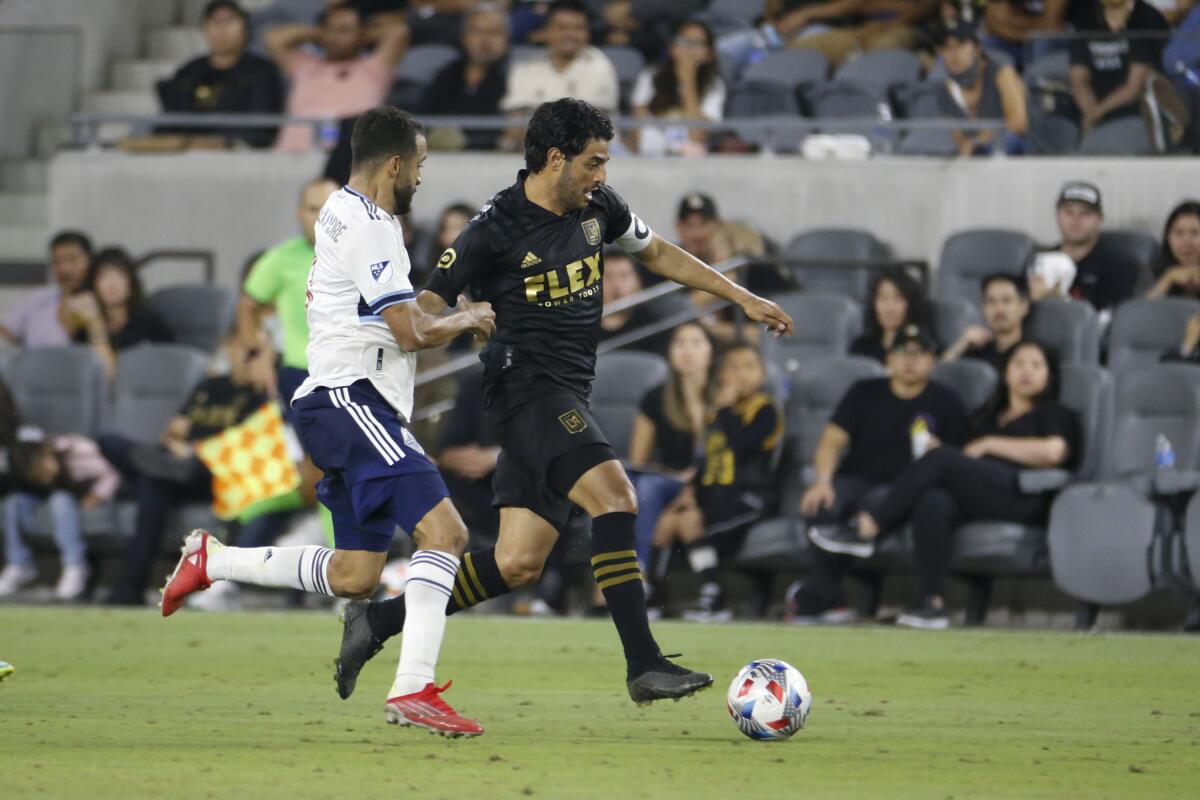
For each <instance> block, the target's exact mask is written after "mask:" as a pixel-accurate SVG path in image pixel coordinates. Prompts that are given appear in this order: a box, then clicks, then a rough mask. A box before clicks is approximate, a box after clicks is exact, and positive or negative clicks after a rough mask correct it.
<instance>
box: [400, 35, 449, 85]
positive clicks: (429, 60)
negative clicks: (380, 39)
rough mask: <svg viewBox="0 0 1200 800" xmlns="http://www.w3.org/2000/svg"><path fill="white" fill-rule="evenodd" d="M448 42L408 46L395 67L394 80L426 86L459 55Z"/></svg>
mask: <svg viewBox="0 0 1200 800" xmlns="http://www.w3.org/2000/svg"><path fill="white" fill-rule="evenodd" d="M460 54H461V53H460V51H459V49H458V48H457V47H451V46H450V45H448V44H419V45H417V46H416V47H412V48H409V50H408V52H407V53H405V54H404V59H403V60H402V61H401V62H400V64H399V65H398V66H397V67H396V80H400V81H407V82H409V83H414V84H418V85H420V86H427V85H428V84H429V83H430V82H431V81H432V80H433V79H434V76H436V75H437V74H438V73H439V72H441V71H442V68H443V67H445V66H446V65H447V64H449V63H450V62H452V61H454V60H455V59H457V58H458V57H459V55H460Z"/></svg>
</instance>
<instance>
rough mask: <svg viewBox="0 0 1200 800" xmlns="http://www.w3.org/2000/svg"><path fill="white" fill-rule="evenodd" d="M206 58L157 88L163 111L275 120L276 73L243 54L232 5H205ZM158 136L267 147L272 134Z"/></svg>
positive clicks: (241, 23)
mask: <svg viewBox="0 0 1200 800" xmlns="http://www.w3.org/2000/svg"><path fill="white" fill-rule="evenodd" d="M201 30H202V31H203V33H204V41H205V42H207V43H208V55H205V56H200V57H199V58H195V59H192V60H191V61H189V62H188V63H186V64H184V65H183V66H182V67H180V68H179V70H178V71H177V72H176V73H175V75H174V76H172V77H171V78H168V79H166V80H162V81H159V82H158V86H157V88H158V98H159V101H160V102H161V103H162V109H163V111H167V112H172V111H179V112H188V113H193V114H197V113H199V114H208V113H212V114H278V113H279V112H280V111H282V110H283V82H282V81H281V80H280V77H279V70H278V69H276V68H275V65H274V64H272V63H271V62H270V61H268V60H267V59H265V58H261V57H259V56H256V55H254V54H253V53H248V52H246V41H247V39H248V38H249V26H248V24H247V18H246V12H245V11H244V10H243V9H242V7H241V6H239V5H238V4H237V3H236V2H234V0H211V2H210V3H209V4H208V5H207V6H205V7H204V16H203V25H202V28H201ZM159 132H160V133H167V132H170V133H191V134H196V135H201V136H204V135H207V136H217V137H222V138H224V139H226V140H230V141H233V140H237V141H242V142H245V143H246V144H248V145H250V146H252V147H267V146H268V145H270V144H271V143H272V142H273V141H275V133H276V131H275V129H274V128H220V129H214V128H191V129H189V128H179V127H173V128H170V129H161V130H160V131H159Z"/></svg>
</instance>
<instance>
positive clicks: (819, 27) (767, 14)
mask: <svg viewBox="0 0 1200 800" xmlns="http://www.w3.org/2000/svg"><path fill="white" fill-rule="evenodd" d="M815 5H817V4H814V3H813V2H812V0H767V2H766V3H765V4H764V5H763V13H762V17H760V18H759V19H758V20H757V22H756V24H755V26H754V28H752V29H750V30H735V31H732V32H730V33H726V34H724V35H723V36H721V38H720V40H718V42H717V50H718V52H720V54H721V59H722V61H724V62H726V63H728V64H729V65H730V67H731V69H732V72H733V74H735V75H737V74H740V73H741V71H742V70H743V69H745V68H746V67H747V66H749V65H750V64H753V63H754V62H756V61H761V60H763V59H764V58H766V57H767V56H768V55H769V54H770V53H772V52H774V51H775V50H778V49H780V48H782V47H785V46H787V44H788V43H789V42H791V41H793V40H795V39H798V38H803V37H805V36H811V35H816V34H819V33H824V32H826V31H828V30H830V29H831V28H830V25H829V24H825V23H824V22H817V21H815V20H814V19H812V18H810V14H811V11H810V10H809V9H810V8H812V7H814V6H815ZM834 21H836V20H833V19H832V18H831V20H830V22H834Z"/></svg>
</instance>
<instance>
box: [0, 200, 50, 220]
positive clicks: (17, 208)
mask: <svg viewBox="0 0 1200 800" xmlns="http://www.w3.org/2000/svg"><path fill="white" fill-rule="evenodd" d="M46 202H47V201H46V194H45V193H43V192H0V219H2V220H4V221H5V222H10V223H11V222H16V223H18V224H21V225H37V226H40V227H45V226H46V218H47V208H46Z"/></svg>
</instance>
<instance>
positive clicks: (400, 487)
mask: <svg viewBox="0 0 1200 800" xmlns="http://www.w3.org/2000/svg"><path fill="white" fill-rule="evenodd" d="M292 409H293V411H294V413H295V419H296V433H297V435H298V436H299V437H300V443H301V445H303V447H304V450H305V452H307V453H308V454H309V456H310V457H311V458H312V460H313V463H314V464H316V465H317V468H318V469H320V470H321V471H322V472H324V473H325V477H324V478H322V479H321V481H320V483H318V484H317V499H318V500H320V501H321V503H322V504H324V505H325V507H326V508H328V509H329V511H330V512H331V513H332V514H333V540H334V543H335V545H336V547H337V548H338V549H339V550H372V551H375V552H385V551H386V550H387V549H388V547H389V546H390V545H391V542H392V536H393V534H394V533H395V530H396V526H397V525H399V526H400V527H401V528H403V529H404V530H405V531H407V532H408V533H409V534H412V532H413V530H414V529H415V528H416V527H417V523H419V522H420V521H421V520H422V519H423V518H424V517H425V515H426V514H428V513H429V512H430V511H431V510H432V509H433V507H434V506H436V505H437V504H438V503H440V502H442V500H443V499H445V498H446V497H448V496H449V494H450V493H449V492H448V491H447V490H446V484H445V482H444V481H443V480H442V476H441V474H440V473H439V472H438V471H437V467H435V466H434V464H433V462H432V461H430V460H429V458H428V457H427V456H426V455H425V451H424V450H423V449H421V445H420V444H419V443H418V442H417V438H416V437H415V436H413V435H412V433H411V432H410V431H409V430H408V429H407V428H405V427H404V424H403V423H402V422H401V421H400V417H399V415H397V414H396V412H395V411H394V410H393V409H392V407H391V406H390V405H388V403H387V401H385V400H384V399H383V397H382V396H380V394H379V392H378V391H376V389H375V387H374V386H372V385H371V382H370V381H367V380H361V381H358V382H357V383H355V384H353V385H351V386H347V387H344V388H341V389H324V388H321V389H317V390H316V391H315V392H313V393H312V394H309V395H306V396H304V397H301V398H299V399H297V400H296V401H295V402H294V403H293V404H292Z"/></svg>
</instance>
